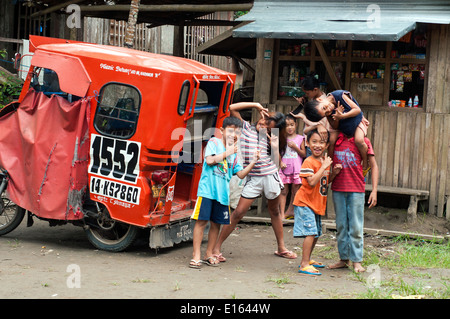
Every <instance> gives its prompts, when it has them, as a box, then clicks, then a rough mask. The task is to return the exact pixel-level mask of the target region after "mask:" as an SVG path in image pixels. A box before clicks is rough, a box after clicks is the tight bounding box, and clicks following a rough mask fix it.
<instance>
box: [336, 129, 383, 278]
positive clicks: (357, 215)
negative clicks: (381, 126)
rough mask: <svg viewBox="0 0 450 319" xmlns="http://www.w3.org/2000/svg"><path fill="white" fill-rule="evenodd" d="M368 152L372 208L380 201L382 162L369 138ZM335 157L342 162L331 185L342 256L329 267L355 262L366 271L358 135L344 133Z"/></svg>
mask: <svg viewBox="0 0 450 319" xmlns="http://www.w3.org/2000/svg"><path fill="white" fill-rule="evenodd" d="M365 140H366V144H367V145H368V151H367V156H368V158H369V163H370V166H371V167H372V174H371V177H372V192H371V193H370V196H369V200H368V204H369V208H372V207H373V206H375V205H376V203H377V187H378V165H377V162H376V159H375V154H374V151H373V148H372V144H371V143H370V141H369V139H368V138H366V139H365ZM333 161H334V162H335V163H340V164H341V165H342V170H341V171H340V172H339V174H338V175H337V176H336V178H335V179H334V181H333V185H331V189H332V190H333V204H334V211H335V213H336V230H337V233H336V239H337V247H338V251H339V257H340V260H339V261H338V262H337V263H335V264H332V265H329V266H328V268H330V269H336V268H344V267H345V268H346V267H348V266H349V265H350V261H351V262H352V263H353V269H354V271H355V272H364V271H365V269H364V268H363V267H362V264H361V263H362V260H363V252H364V232H363V227H364V200H365V189H366V188H365V178H364V177H363V174H362V170H361V156H360V155H359V150H358V148H357V147H356V145H355V142H354V138H348V137H346V136H344V134H342V133H340V135H339V138H338V140H337V142H336V148H335V152H334V158H333Z"/></svg>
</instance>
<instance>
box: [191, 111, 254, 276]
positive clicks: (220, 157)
mask: <svg viewBox="0 0 450 319" xmlns="http://www.w3.org/2000/svg"><path fill="white" fill-rule="evenodd" d="M241 126H242V122H241V120H239V119H238V118H236V117H231V116H230V117H227V118H225V119H224V120H223V124H222V127H221V128H220V130H221V132H222V138H221V139H220V138H217V137H213V138H211V139H210V140H209V141H208V144H207V145H206V150H205V161H204V163H203V170H202V174H201V176H200V182H199V185H198V191H197V203H196V204H195V208H194V212H193V213H192V216H191V218H192V219H195V220H196V223H195V226H194V234H193V252H192V259H191V261H190V263H189V267H191V268H200V265H201V263H202V262H203V263H206V264H207V265H210V266H217V264H218V261H217V259H216V258H215V257H213V254H212V249H213V247H214V245H215V243H216V241H217V237H218V235H219V230H220V225H221V224H229V223H230V208H229V194H230V189H229V184H230V180H231V177H232V176H233V175H237V176H238V177H239V178H244V177H245V176H246V175H247V174H248V173H249V172H250V171H251V169H252V168H253V166H254V165H255V163H256V162H257V161H258V159H259V150H256V151H255V152H254V156H253V159H252V160H251V161H250V163H249V165H248V166H247V167H246V168H243V167H242V165H241V164H240V163H239V161H238V157H237V155H236V152H237V142H236V141H237V137H238V135H239V131H240V128H241ZM208 221H210V222H211V223H210V224H211V226H210V230H209V235H208V246H207V248H206V259H205V260H203V261H202V260H201V259H200V246H201V243H202V239H203V233H204V230H205V227H206V225H207V224H208Z"/></svg>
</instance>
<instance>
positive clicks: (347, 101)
mask: <svg viewBox="0 0 450 319" xmlns="http://www.w3.org/2000/svg"><path fill="white" fill-rule="evenodd" d="M305 115H306V117H307V118H308V119H309V120H310V121H314V122H318V121H320V120H321V119H322V118H323V117H325V116H326V117H327V119H328V121H329V122H330V124H331V126H332V127H333V128H334V129H338V130H339V131H341V132H342V133H344V134H345V135H347V136H349V137H352V136H354V137H355V143H356V146H357V147H358V150H359V152H360V154H361V157H362V163H363V164H362V169H363V172H364V173H367V171H368V170H369V166H368V161H367V144H366V143H365V142H364V137H365V136H366V135H367V126H368V121H367V120H366V119H364V120H363V114H362V111H361V108H360V107H359V104H358V102H357V101H356V100H355V99H354V98H353V96H352V95H351V93H350V92H348V91H344V90H337V91H333V92H331V93H330V94H328V95H327V96H326V97H325V98H323V97H319V98H317V99H315V100H312V101H308V102H307V103H306V104H305ZM337 136H338V134H337V133H335V134H333V136H332V137H331V149H330V150H329V152H328V154H329V155H330V156H333V150H334V143H335V142H336V139H337ZM364 175H365V174H364Z"/></svg>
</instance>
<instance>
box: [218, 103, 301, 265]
mask: <svg viewBox="0 0 450 319" xmlns="http://www.w3.org/2000/svg"><path fill="white" fill-rule="evenodd" d="M248 108H253V109H255V110H256V111H258V112H259V113H260V115H261V118H260V119H259V120H258V122H256V124H253V125H252V124H250V123H249V122H247V121H243V125H242V134H241V137H240V149H241V155H242V158H243V162H244V164H245V163H248V162H249V160H250V158H251V156H252V154H253V153H254V151H255V149H256V148H260V149H261V156H260V159H259V160H258V163H256V165H255V166H254V167H253V169H252V170H251V172H250V173H249V174H248V177H247V181H246V182H245V185H244V188H243V189H242V193H241V197H240V198H239V202H238V204H237V207H236V209H235V210H234V212H233V214H232V215H231V221H230V224H229V225H225V226H224V227H223V228H222V230H221V232H220V236H219V239H218V240H217V243H216V247H215V248H214V250H213V253H214V256H216V258H217V259H218V260H219V261H220V262H225V261H226V258H225V257H224V256H223V255H222V253H221V247H222V244H223V242H224V241H225V240H226V239H227V238H228V237H229V236H230V235H231V233H232V232H233V230H234V228H235V227H236V225H237V223H238V222H239V221H240V220H241V219H242V218H243V217H244V216H245V214H246V213H247V212H248V210H249V208H250V206H251V205H252V203H253V202H254V201H255V199H257V198H258V197H260V196H261V195H262V194H264V196H265V197H266V199H267V210H268V211H269V215H270V220H271V223H272V229H273V231H274V233H275V238H276V240H277V250H276V251H275V255H277V256H280V257H283V258H289V259H295V258H297V254H296V253H294V252H293V251H290V250H288V249H287V248H286V246H285V244H284V231H283V221H282V219H281V214H280V204H279V195H280V193H281V189H282V186H283V184H282V183H281V180H280V177H279V174H278V168H277V165H276V163H279V161H280V157H279V153H280V151H281V150H283V149H284V148H285V146H283V145H286V141H285V137H286V136H285V134H283V132H284V131H285V130H286V121H285V116H284V114H282V113H280V112H277V113H269V112H268V110H267V109H266V108H264V107H263V106H262V105H261V104H260V103H257V102H239V103H233V104H231V105H230V112H231V115H232V116H236V117H238V118H240V113H239V112H240V111H241V110H244V109H248ZM277 129H278V130H279V133H280V134H279V137H278V136H277V135H276V134H274V133H276V130H277Z"/></svg>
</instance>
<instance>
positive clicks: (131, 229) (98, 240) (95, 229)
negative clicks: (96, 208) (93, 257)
mask: <svg viewBox="0 0 450 319" xmlns="http://www.w3.org/2000/svg"><path fill="white" fill-rule="evenodd" d="M91 224H92V223H91ZM85 231H86V235H87V238H88V240H89V242H90V243H91V244H92V245H93V246H94V247H96V248H98V249H101V250H106V251H111V252H120V251H124V250H126V249H127V248H129V247H130V246H131V245H132V244H133V243H134V242H135V240H136V239H137V237H138V235H139V231H140V228H138V227H136V226H133V225H129V224H125V223H121V222H119V221H116V220H113V219H111V218H110V217H109V213H108V211H107V209H106V207H103V208H102V211H101V216H100V217H99V218H97V220H96V221H95V222H94V223H93V225H90V226H89V227H87V228H86V230H85Z"/></svg>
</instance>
